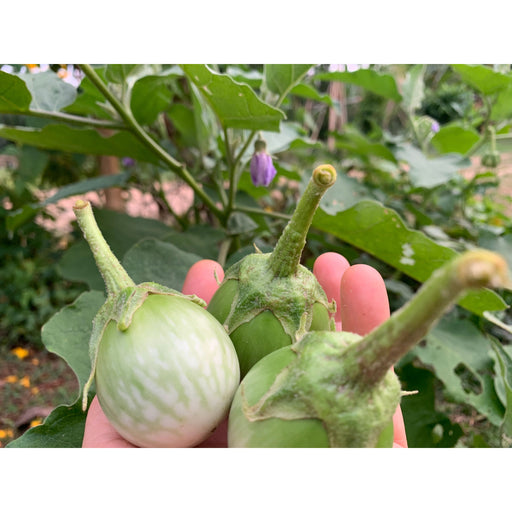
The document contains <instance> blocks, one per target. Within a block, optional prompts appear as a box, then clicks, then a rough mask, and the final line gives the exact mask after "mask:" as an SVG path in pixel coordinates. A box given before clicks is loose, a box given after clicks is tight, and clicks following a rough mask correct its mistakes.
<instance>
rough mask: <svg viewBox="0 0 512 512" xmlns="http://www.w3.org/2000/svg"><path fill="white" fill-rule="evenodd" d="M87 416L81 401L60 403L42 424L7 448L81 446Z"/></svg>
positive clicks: (28, 431)
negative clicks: (71, 403)
mask: <svg viewBox="0 0 512 512" xmlns="http://www.w3.org/2000/svg"><path fill="white" fill-rule="evenodd" d="M85 418H86V413H85V412H83V411H82V405H81V403H80V401H77V402H76V403H74V404H73V405H60V406H59V407H57V408H55V409H54V410H53V411H52V412H51V413H50V415H49V416H48V417H47V418H46V419H45V421H44V423H43V424H42V425H38V426H37V427H33V428H31V429H29V430H27V431H26V432H25V433H24V434H23V435H22V436H21V437H19V438H18V439H15V440H14V441H12V442H11V443H9V444H8V445H7V448H81V446H82V440H83V437H84V430H85Z"/></svg>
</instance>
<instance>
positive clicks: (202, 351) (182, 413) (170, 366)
mask: <svg viewBox="0 0 512 512" xmlns="http://www.w3.org/2000/svg"><path fill="white" fill-rule="evenodd" d="M74 211H75V214H76V217H77V219H78V223H79V225H80V228H81V229H82V231H83V233H84V236H85V238H86V240H87V242H88V244H89V246H90V248H91V250H92V253H93V255H94V258H95V260H96V264H97V266H98V268H99V270H100V272H101V274H102V276H103V279H104V281H105V285H106V288H107V299H106V301H105V303H104V305H103V306H102V307H101V308H100V310H99V311H98V313H97V315H96V317H95V319H94V322H93V329H92V333H91V338H90V344H89V355H90V358H91V367H92V369H91V373H90V376H89V379H88V381H87V383H86V385H85V386H84V391H83V408H84V410H85V409H86V407H87V401H88V390H89V389H90V386H91V384H92V382H93V380H94V381H95V384H96V393H97V396H98V400H99V402H100V405H101V407H102V409H103V411H104V413H105V415H106V416H107V418H108V419H109V421H110V422H111V423H112V425H113V426H114V427H115V428H116V430H117V431H118V432H119V433H120V434H121V435H122V436H123V437H124V438H125V439H126V440H128V441H130V442H131V443H132V444H134V445H136V446H141V447H189V446H195V445H197V444H199V443H200V442H201V441H203V440H204V439H205V438H206V437H207V436H208V435H209V434H210V433H211V432H212V431H213V430H214V429H215V428H216V427H217V425H218V424H219V423H220V422H221V420H222V419H224V417H225V416H226V414H227V412H228V409H229V406H230V404H231V400H232V398H233V395H234V393H235V391H236V388H237V386H238V384H239V380H240V370H239V366H238V360H237V357H236V353H235V350H234V347H233V344H232V343H231V340H230V339H229V337H228V335H227V334H226V332H225V330H224V329H223V327H222V325H221V324H219V322H218V321H217V320H216V319H215V318H214V317H213V316H212V315H211V314H210V313H208V312H207V311H206V310H205V308H204V306H205V305H206V304H205V303H204V301H203V300H202V299H200V298H198V297H196V296H194V295H183V294H181V293H180V292H177V291H175V290H172V289H170V288H167V287H164V286H162V285H159V284H157V283H141V284H138V285H136V284H135V283H134V282H133V281H132V279H131V278H130V276H129V275H128V274H127V272H126V271H125V270H124V268H123V267H122V266H121V264H120V263H119V261H118V260H117V258H116V257H115V255H114V254H113V253H112V251H111V250H110V248H109V246H108V245H107V243H106V241H105V239H104V238H103V235H102V234H101V232H100V230H99V228H98V226H97V224H96V221H95V219H94V215H93V213H92V208H91V205H90V203H89V202H86V201H82V200H78V201H77V202H76V204H75V206H74Z"/></svg>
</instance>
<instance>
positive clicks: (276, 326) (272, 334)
mask: <svg viewBox="0 0 512 512" xmlns="http://www.w3.org/2000/svg"><path fill="white" fill-rule="evenodd" d="M237 289H238V282H237V280H236V279H229V280H227V281H224V282H223V283H222V284H221V286H220V287H219V289H218V290H217V291H216V293H215V294H214V296H213V297H212V299H211V301H210V303H209V304H208V311H209V312H210V313H211V314H212V315H213V316H214V317H215V318H216V319H217V320H218V321H219V322H220V323H222V324H224V322H225V321H226V318H227V317H228V315H229V312H230V310H231V307H232V304H233V301H234V300H235V297H236V294H237ZM330 325H331V317H330V315H329V312H328V310H327V309H326V308H325V307H324V306H323V305H322V304H320V303H318V302H317V303H315V304H313V307H312V321H311V326H310V328H309V330H313V331H323V330H329V328H330ZM296 327H297V329H298V328H299V325H297V326H296ZM229 336H230V338H231V341H232V342H233V345H234V347H235V350H236V353H237V356H238V361H239V363H240V375H241V377H242V378H243V377H244V376H245V375H246V374H247V372H248V371H249V370H250V369H251V368H252V367H253V366H254V365H255V364H256V363H257V362H258V361H259V360H260V359H261V358H262V357H264V356H266V355H267V354H270V353H271V352H274V351H275V350H278V349H280V348H282V347H286V346H288V345H291V344H292V343H293V342H295V340H292V338H291V337H290V336H289V335H288V334H287V333H286V332H285V331H284V329H283V327H282V325H281V323H280V322H279V320H278V319H277V318H276V316H275V315H274V314H273V313H272V311H270V310H265V311H262V312H261V313H259V314H258V315H257V316H255V317H254V318H253V319H251V320H250V321H248V322H246V323H244V324H242V325H240V326H239V327H237V328H236V329H234V330H233V331H232V332H231V333H230V334H229Z"/></svg>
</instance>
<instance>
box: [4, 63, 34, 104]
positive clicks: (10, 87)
mask: <svg viewBox="0 0 512 512" xmlns="http://www.w3.org/2000/svg"><path fill="white" fill-rule="evenodd" d="M31 101H32V96H31V94H30V91H29V90H28V88H27V85H26V84H25V82H24V81H23V80H22V79H21V78H19V77H17V76H14V75H11V74H10V73H6V72H5V71H0V112H9V113H16V112H25V111H26V110H28V109H29V107H30V102H31Z"/></svg>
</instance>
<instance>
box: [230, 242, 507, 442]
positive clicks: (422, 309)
mask: <svg viewBox="0 0 512 512" xmlns="http://www.w3.org/2000/svg"><path fill="white" fill-rule="evenodd" d="M508 270H509V269H508V268H507V265H506V263H505V260H504V259H503V258H502V257H501V256H499V255H497V254H495V253H493V252H490V251H486V250H481V249H478V250H474V251H468V252H466V253H463V254H461V255H459V256H457V257H456V258H454V259H452V260H451V261H449V262H448V263H447V264H445V265H444V266H443V267H441V268H440V269H439V270H437V271H436V272H435V273H434V274H433V275H432V276H431V277H430V278H429V280H427V281H426V282H425V283H424V285H423V286H422V287H421V288H420V290H419V291H418V292H417V294H416V295H415V296H414V297H413V298H412V299H411V300H410V301H409V302H408V303H407V304H406V305H405V306H403V307H402V308H401V309H400V310H398V311H396V312H395V313H393V315H391V317H390V318H389V319H388V320H387V321H385V322H384V323H383V324H381V325H380V326H379V327H377V328H376V329H374V330H373V331H372V332H370V333H369V334H367V335H366V336H364V337H361V336H359V335H357V334H353V333H347V332H309V333H306V334H305V335H304V336H303V337H302V338H301V339H300V340H299V341H297V342H296V343H294V344H293V345H291V346H289V347H284V348H282V349H279V350H277V351H275V352H273V353H271V354H269V355H267V356H266V357H264V358H263V359H261V360H260V361H259V362H258V363H257V364H255V365H254V367H253V368H252V369H251V370H250V371H249V373H248V374H247V375H246V376H245V378H244V379H243V380H242V382H241V384H240V386H239V388H238V390H237V392H236V394H235V398H234V400H233V403H232V405H231V410H230V414H229V426H228V446H230V447H274V448H277V447H391V446H392V445H393V414H394V413H395V411H396V409H397V407H398V405H399V403H400V398H401V395H402V391H401V389H400V383H399V380H398V378H397V376H396V375H395V373H394V371H393V365H394V364H395V363H396V362H397V361H398V360H399V359H400V358H401V357H402V356H403V355H405V354H406V353H407V352H408V351H409V350H410V349H411V348H412V347H413V346H414V345H415V344H416V343H418V342H419V341H421V340H422V339H423V338H424V336H425V335H426V333H427V332H428V331H429V329H430V328H431V327H432V326H433V325H434V324H435V322H436V321H437V319H438V318H440V317H441V316H442V315H443V314H444V313H445V311H446V309H447V308H448V307H450V306H451V305H452V304H453V303H454V302H455V301H456V300H457V298H458V297H459V296H460V294H461V293H463V292H464V291H466V290H468V289H471V288H480V287H492V288H499V287H510V280H509V276H508Z"/></svg>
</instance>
